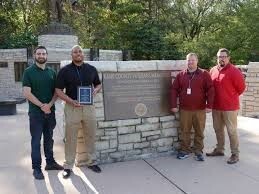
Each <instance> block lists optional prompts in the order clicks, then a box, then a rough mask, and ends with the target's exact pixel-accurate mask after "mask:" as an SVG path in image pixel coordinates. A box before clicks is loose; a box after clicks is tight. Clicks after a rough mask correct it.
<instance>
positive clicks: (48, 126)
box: [29, 112, 56, 169]
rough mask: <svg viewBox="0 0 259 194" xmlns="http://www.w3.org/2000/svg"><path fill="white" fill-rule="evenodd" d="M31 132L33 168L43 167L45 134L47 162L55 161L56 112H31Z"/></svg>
mask: <svg viewBox="0 0 259 194" xmlns="http://www.w3.org/2000/svg"><path fill="white" fill-rule="evenodd" d="M29 118H30V132H31V159H32V168H33V169H35V168H41V150H40V146H41V136H42V134H43V146H44V153H45V157H46V163H47V164H52V163H53V162H55V160H54V157H53V143H54V140H53V129H54V128H55V126H56V118H55V113H54V112H52V113H50V114H44V113H29Z"/></svg>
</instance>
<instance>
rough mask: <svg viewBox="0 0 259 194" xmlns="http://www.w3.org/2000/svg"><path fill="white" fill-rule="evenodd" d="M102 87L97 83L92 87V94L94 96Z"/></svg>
mask: <svg viewBox="0 0 259 194" xmlns="http://www.w3.org/2000/svg"><path fill="white" fill-rule="evenodd" d="M101 88H102V84H98V85H97V86H95V87H94V91H93V95H94V96H95V95H96V94H97V93H98V92H99V91H100V90H101Z"/></svg>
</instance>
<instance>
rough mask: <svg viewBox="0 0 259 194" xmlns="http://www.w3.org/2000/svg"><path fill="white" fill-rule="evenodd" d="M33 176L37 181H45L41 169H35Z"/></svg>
mask: <svg viewBox="0 0 259 194" xmlns="http://www.w3.org/2000/svg"><path fill="white" fill-rule="evenodd" d="M33 176H34V178H35V179H37V180H43V179H44V175H43V173H42V171H41V169H39V168H35V169H34V170H33Z"/></svg>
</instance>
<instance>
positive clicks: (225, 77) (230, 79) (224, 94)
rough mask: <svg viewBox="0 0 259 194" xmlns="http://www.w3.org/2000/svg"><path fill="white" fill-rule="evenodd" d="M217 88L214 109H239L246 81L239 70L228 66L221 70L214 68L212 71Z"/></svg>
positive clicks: (231, 65) (230, 65)
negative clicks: (240, 96) (240, 97)
mask: <svg viewBox="0 0 259 194" xmlns="http://www.w3.org/2000/svg"><path fill="white" fill-rule="evenodd" d="M210 74H211V78H212V81H213V85H214V88H215V98H214V103H213V109H215V110H220V111H234V110H238V109H239V95H241V94H242V93H243V92H244V90H245V80H244V77H243V75H242V73H241V71H240V70H239V69H237V68H236V67H235V66H234V65H233V64H228V65H226V66H225V67H224V68H222V69H221V70H219V68H218V66H214V67H213V68H212V69H211V70H210Z"/></svg>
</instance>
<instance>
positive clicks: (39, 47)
mask: <svg viewBox="0 0 259 194" xmlns="http://www.w3.org/2000/svg"><path fill="white" fill-rule="evenodd" d="M38 49H44V50H45V51H46V53H47V54H48V51H47V49H46V47H45V46H37V47H36V48H35V49H34V52H33V53H34V54H35V53H36V51H37V50H38Z"/></svg>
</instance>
